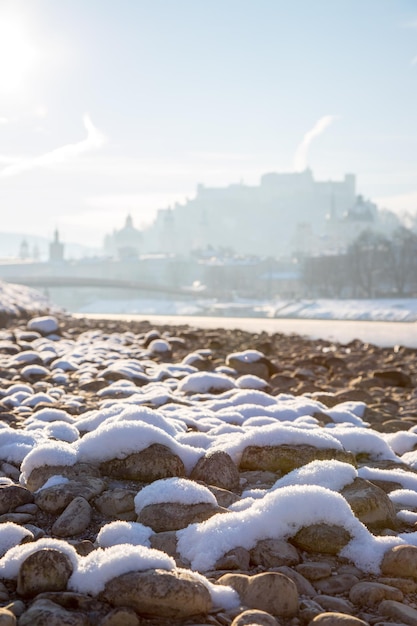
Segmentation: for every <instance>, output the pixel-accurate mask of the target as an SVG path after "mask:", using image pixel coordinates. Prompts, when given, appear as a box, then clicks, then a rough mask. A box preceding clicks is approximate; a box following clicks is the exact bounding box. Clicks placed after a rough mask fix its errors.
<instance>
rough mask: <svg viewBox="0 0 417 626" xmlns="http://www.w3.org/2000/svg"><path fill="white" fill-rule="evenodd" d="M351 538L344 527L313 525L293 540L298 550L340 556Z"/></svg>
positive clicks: (299, 532)
mask: <svg viewBox="0 0 417 626" xmlns="http://www.w3.org/2000/svg"><path fill="white" fill-rule="evenodd" d="M350 540H351V536H350V534H349V533H348V531H347V530H346V529H345V528H343V527H342V526H335V525H333V524H324V523H322V524H311V525H310V526H305V527H304V528H301V530H299V531H298V532H297V533H296V535H294V537H293V538H292V539H291V542H292V543H294V545H295V546H296V547H297V548H300V549H301V550H305V551H306V552H321V553H323V554H339V552H340V550H342V548H344V547H345V546H346V545H347V544H348V543H349V541H350Z"/></svg>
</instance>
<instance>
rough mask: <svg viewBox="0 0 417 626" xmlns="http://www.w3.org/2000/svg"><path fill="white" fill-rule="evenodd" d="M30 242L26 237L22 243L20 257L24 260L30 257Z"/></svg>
mask: <svg viewBox="0 0 417 626" xmlns="http://www.w3.org/2000/svg"><path fill="white" fill-rule="evenodd" d="M29 256H30V255H29V244H28V242H27V241H26V239H23V240H22V243H21V244H20V249H19V258H20V259H21V260H22V261H27V259H28V258H29Z"/></svg>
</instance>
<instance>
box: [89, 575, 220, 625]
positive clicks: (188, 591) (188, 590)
mask: <svg viewBox="0 0 417 626" xmlns="http://www.w3.org/2000/svg"><path fill="white" fill-rule="evenodd" d="M100 598H101V599H102V600H105V601H106V602H108V603H109V604H111V605H112V606H115V607H118V606H123V607H129V608H132V609H133V610H134V611H136V612H137V613H139V614H140V615H152V616H158V617H168V618H173V619H174V618H175V619H184V618H188V617H191V616H193V615H198V614H206V613H208V612H209V611H210V609H211V607H212V603H211V597H210V594H209V591H208V589H207V587H206V586H205V585H203V583H201V582H200V581H198V580H196V578H194V577H193V576H192V575H191V574H188V573H187V572H184V571H175V570H174V571H168V570H162V569H155V570H147V571H144V572H130V573H128V574H123V575H122V576H118V577H117V578H114V579H113V580H110V581H109V582H108V583H107V584H106V586H105V589H104V591H103V592H102V593H101V594H100Z"/></svg>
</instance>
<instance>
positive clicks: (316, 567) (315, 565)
mask: <svg viewBox="0 0 417 626" xmlns="http://www.w3.org/2000/svg"><path fill="white" fill-rule="evenodd" d="M295 569H296V570H297V572H298V573H299V574H302V575H303V576H304V577H305V578H307V580H320V578H327V577H328V576H330V575H331V573H332V568H331V566H330V564H329V563H326V562H324V561H310V562H307V563H300V564H299V565H297V567H296V568H295Z"/></svg>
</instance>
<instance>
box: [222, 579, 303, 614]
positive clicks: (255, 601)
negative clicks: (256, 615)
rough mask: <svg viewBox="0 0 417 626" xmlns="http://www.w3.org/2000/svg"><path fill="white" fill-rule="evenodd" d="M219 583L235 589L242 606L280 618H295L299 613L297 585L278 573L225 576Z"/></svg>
mask: <svg viewBox="0 0 417 626" xmlns="http://www.w3.org/2000/svg"><path fill="white" fill-rule="evenodd" d="M218 582H219V583H220V584H222V585H229V586H230V587H233V588H234V589H235V590H236V591H237V592H238V594H239V596H240V599H241V601H242V604H243V605H245V606H247V607H248V608H251V609H261V610H262V611H266V612H267V613H271V614H272V615H275V616H278V617H294V616H295V615H296V614H297V612H298V591H297V587H296V585H295V583H294V582H293V581H292V580H290V579H289V578H288V576H285V575H284V574H280V573H278V572H264V573H262V574H256V575H255V576H245V575H243V574H234V575H233V574H225V575H224V576H222V577H221V578H220V579H219V580H218Z"/></svg>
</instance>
